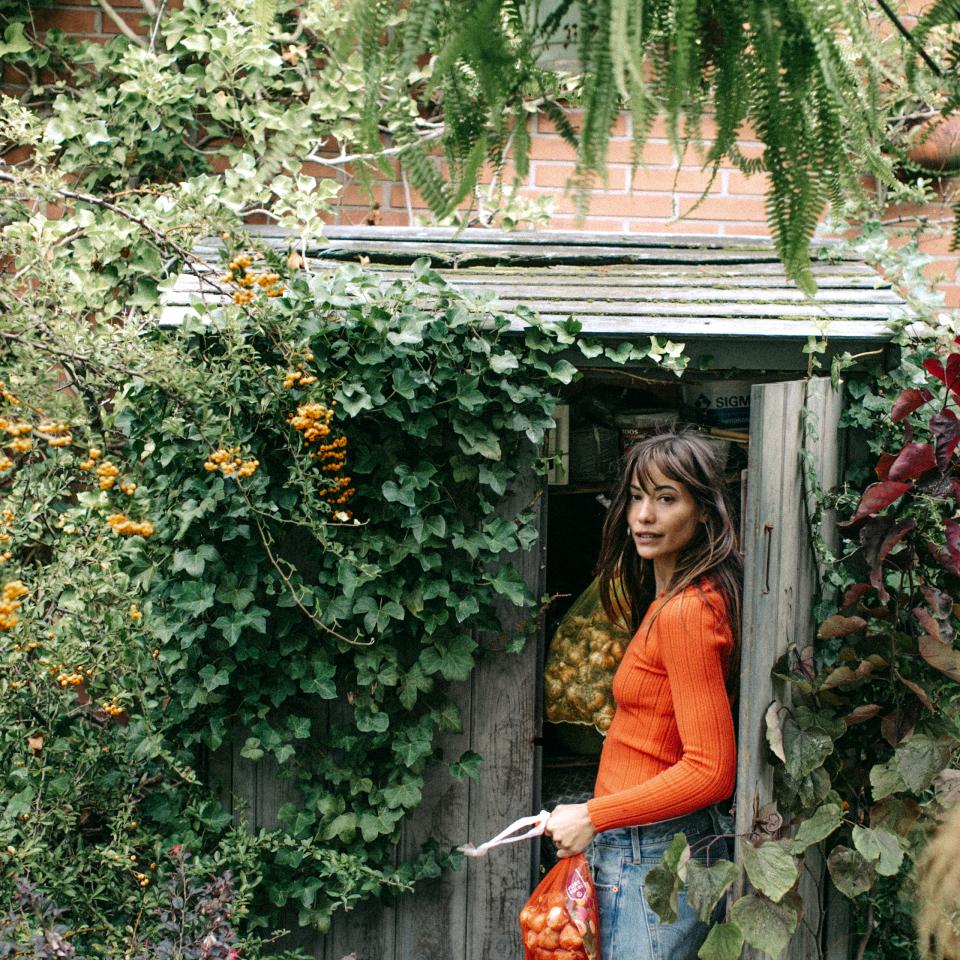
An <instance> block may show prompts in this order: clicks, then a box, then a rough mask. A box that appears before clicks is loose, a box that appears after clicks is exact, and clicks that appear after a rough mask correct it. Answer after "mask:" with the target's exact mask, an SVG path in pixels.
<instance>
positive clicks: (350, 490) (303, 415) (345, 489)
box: [287, 401, 357, 520]
mask: <svg viewBox="0 0 960 960" xmlns="http://www.w3.org/2000/svg"><path fill="white" fill-rule="evenodd" d="M334 406H336V401H334V403H333V404H331V405H330V406H329V407H328V406H327V405H326V404H323V403H305V404H302V405H301V406H299V407H297V412H296V414H295V415H293V416H290V417H289V418H288V420H287V422H288V423H289V424H290V425H291V426H292V427H293V428H294V429H295V430H299V431H300V432H301V433H302V434H303V440H304V443H307V444H311V443H320V441H322V440H326V438H327V437H329V436H330V432H331V427H330V421H331V420H332V419H333V414H334V410H333V407H334ZM310 459H311V460H316V461H317V463H318V464H319V466H320V471H321V472H322V473H324V474H326V479H327V481H328V482H329V483H330V486H329V487H327V488H326V489H325V490H321V491H320V497H321V498H322V499H323V500H326V501H327V503H329V504H330V505H331V506H342V505H343V504H345V503H347V502H348V501H349V500H350V499H351V497H353V495H354V494H355V493H356V492H357V491H356V489H355V488H354V487H351V486H350V484H351V482H352V480H353V478H352V477H341V476H338V474H339V473H340V472H341V471H342V470H343V469H344V467H345V466H346V463H347V438H346V437H345V436H340V437H336V438H335V439H333V440H329V441H327V442H325V443H320V445H319V446H318V447H317V448H316V449H315V450H311V451H310ZM341 512H343V513H345V514H346V516H345V519H347V520H349V519H350V515H349V513H348V512H347V511H341Z"/></svg>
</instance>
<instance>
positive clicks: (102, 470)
mask: <svg viewBox="0 0 960 960" xmlns="http://www.w3.org/2000/svg"><path fill="white" fill-rule="evenodd" d="M96 472H97V476H98V477H99V478H100V489H101V490H111V489H113V485H114V484H115V483H116V482H117V477H118V476H119V475H120V471H119V470H118V469H117V466H116V464H113V463H111V462H110V461H109V460H104V461H103V463H101V464H100V466H98V467H97V471H96Z"/></svg>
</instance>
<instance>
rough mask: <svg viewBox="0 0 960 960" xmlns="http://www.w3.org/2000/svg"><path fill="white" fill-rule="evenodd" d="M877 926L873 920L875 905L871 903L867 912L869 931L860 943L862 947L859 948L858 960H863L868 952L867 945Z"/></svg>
mask: <svg viewBox="0 0 960 960" xmlns="http://www.w3.org/2000/svg"><path fill="white" fill-rule="evenodd" d="M875 926H876V924H875V923H874V920H873V904H872V903H871V904H870V907H869V909H868V910H867V929H866V931H865V932H864V934H863V939H862V940H861V941H860V946H859V947H857V960H863V957H864V954H866V952H867V944H868V943H869V942H870V935H871V934H872V933H873V929H874V927H875Z"/></svg>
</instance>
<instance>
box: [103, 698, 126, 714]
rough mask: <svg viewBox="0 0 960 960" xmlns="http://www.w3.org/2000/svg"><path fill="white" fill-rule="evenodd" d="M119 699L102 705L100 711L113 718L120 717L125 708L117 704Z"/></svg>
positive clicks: (113, 699)
mask: <svg viewBox="0 0 960 960" xmlns="http://www.w3.org/2000/svg"><path fill="white" fill-rule="evenodd" d="M119 699H120V698H119V697H112V698H111V699H110V702H109V703H101V704H100V709H101V710H102V711H103V712H104V713H106V714H109V715H110V716H111V717H119V716H120V714H121V713H123V712H124V710H123V707H121V706H120V704H119V703H118V702H117V701H118V700H119Z"/></svg>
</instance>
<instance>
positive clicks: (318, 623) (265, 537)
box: [240, 486, 373, 647]
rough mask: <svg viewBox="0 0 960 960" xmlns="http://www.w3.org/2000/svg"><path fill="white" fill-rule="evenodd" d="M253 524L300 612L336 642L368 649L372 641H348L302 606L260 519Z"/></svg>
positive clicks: (254, 517) (245, 494) (242, 491)
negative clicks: (272, 548) (340, 641)
mask: <svg viewBox="0 0 960 960" xmlns="http://www.w3.org/2000/svg"><path fill="white" fill-rule="evenodd" d="M240 494H241V496H242V497H243V498H244V500H246V501H247V503H248V504H249V498H248V497H247V492H246V491H245V490H244V489H243V487H242V486H241V487H240ZM253 522H254V523H255V524H256V525H257V533H259V534H260V542H261V543H262V544H263V549H264V550H265V551H266V554H267V559H268V560H269V561H270V563H271V564H272V566H273V569H274V570H276V571H277V573H278V574H279V576H280V578H281V579H282V580H283V583H284V585H285V586H286V588H287V591H288V592H289V594H290V596H291V598H292V599H293V602H294V603H295V604H296V605H297V606H298V607H299V608H300V610H301V611H302V612H303V613H304V614H305V615H306V616H307V617H308V618H309V619H310V620H311V621H312V622H313V623H314V624H315V625H316V626H318V627H319V628H320V629H321V630H324V631H325V632H326V633H329V634H330V635H331V636H333V637H336V638H337V640H342V641H343V642H344V643H348V644H350V646H352V647H370V646H372V645H373V640H372V639H371V640H349V639H348V638H347V637H345V636H344V635H343V634H342V633H340V632H339V631H338V630H334V629H333V627H328V626H327V625H326V624H325V623H324V622H323V621H322V620H321V619H320V618H319V617H318V616H317V615H316V614H315V613H314V612H313V611H312V610H308V609H307V608H306V607H305V606H304V605H303V601H302V600H301V599H300V597H299V595H298V593H297V588H296V586H295V585H294V583H293V581H292V580H291V579H290V577H289V576H288V575H287V574H286V573H285V572H284V570H283V568H282V567H281V566H280V563H279V561H278V560H277V558H276V557H275V556H274V555H273V551H272V550H271V549H270V542H269V537H268V534H267V532H266V531H265V530H264V529H263V527H262V526H261V524H260V519H259V518H258V517H257V516H256V515H255V514H253Z"/></svg>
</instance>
